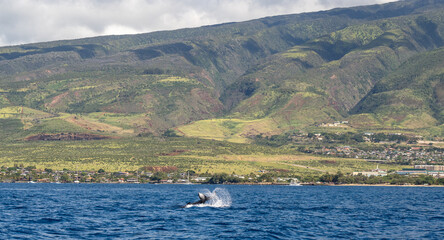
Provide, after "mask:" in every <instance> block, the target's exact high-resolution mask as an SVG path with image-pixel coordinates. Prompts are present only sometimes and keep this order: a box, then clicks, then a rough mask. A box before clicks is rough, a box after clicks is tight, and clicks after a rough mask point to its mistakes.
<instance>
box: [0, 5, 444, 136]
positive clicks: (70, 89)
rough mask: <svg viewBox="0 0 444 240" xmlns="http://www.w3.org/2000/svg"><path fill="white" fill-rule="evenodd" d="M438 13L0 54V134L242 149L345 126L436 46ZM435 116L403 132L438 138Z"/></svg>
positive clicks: (241, 27)
mask: <svg viewBox="0 0 444 240" xmlns="http://www.w3.org/2000/svg"><path fill="white" fill-rule="evenodd" d="M443 9H444V1H441V0H434V1H432V0H428V1H420V0H409V1H401V2H395V3H389V4H384V5H375V6H364V7H355V8H346V9H334V10H330V11H324V12H318V13H307V14H295V15H285V16H276V17H268V18H263V19H257V20H251V21H247V22H241V23H227V24H221V25H215V26H206V27H201V28H193V29H182V30H176V31H164V32H155V33H147V34H138V35H124V36H105V37H96V38H87V39H77V40H68V41H55V42H46V43H36V44H26V45H20V46H12V47H2V48H0V109H1V111H0V121H2V123H1V124H4V126H8V127H5V129H15V130H8V131H10V132H9V133H11V132H13V133H14V134H12V135H11V134H8V133H7V131H6V130H5V131H4V133H1V134H3V135H5V136H6V135H7V136H8V140H10V139H22V138H24V137H26V136H29V135H33V134H38V133H63V132H78V133H91V134H103V135H106V136H112V137H116V136H122V137H131V136H135V135H146V134H150V133H152V134H155V135H161V134H163V132H165V131H166V130H167V129H170V128H175V127H179V128H178V129H179V130H180V131H182V132H183V133H182V134H185V135H187V136H199V137H205V138H215V137H216V139H224V140H232V141H235V142H245V141H246V139H245V138H246V137H248V136H251V135H257V134H266V135H271V134H276V133H282V132H286V131H289V130H294V129H301V128H306V127H310V126H313V125H316V124H318V123H321V122H329V121H334V120H340V119H344V118H347V117H350V116H349V113H350V110H351V109H354V108H355V106H356V104H358V103H359V102H361V100H362V99H363V98H364V97H365V96H367V95H368V94H369V93H370V91H371V90H372V89H373V88H374V87H375V85H376V84H377V83H378V82H379V81H381V79H384V77H386V76H388V75H389V74H390V73H391V72H392V71H395V70H396V69H398V67H400V66H401V65H402V64H403V63H404V62H406V61H408V60H409V59H411V58H414V57H415V56H416V55H417V54H418V53H422V52H427V51H431V50H433V49H436V48H439V47H441V46H443V44H444V41H443V37H442V36H443V33H444V22H443V21H444V20H443V19H444V16H443V12H444V11H442V10H443ZM404 94H408V93H404ZM436 94H438V95H439V94H440V93H439V91H438V92H437V93H436ZM439 107H440V105H439V104H435V105H434V106H433V109H432V110H430V111H433V113H431V115H430V114H429V115H430V118H427V116H429V115H427V116H426V115H422V116H421V117H422V118H424V119H427V124H426V125H424V126H422V125H421V126H419V125H418V124H417V123H416V122H417V121H416V120H409V121H410V123H408V124H406V126H407V125H408V127H411V128H417V127H432V128H440V124H441V123H440V121H441V120H439V118H440V117H437V115H439V114H440V110H439ZM13 109H19V111H15V110H13ZM22 109H23V111H22ZM14 111H15V112H14ZM372 111H373V110H372ZM399 111H404V112H405V114H407V115H408V114H411V113H410V112H407V111H412V109H408V108H403V109H400V110H399ZM3 112H4V113H3ZM353 113H354V112H353ZM369 114H374V112H371V111H370V112H369ZM210 119H220V120H210ZM227 119H230V120H227ZM199 120H203V121H202V122H199ZM374 120H375V121H382V120H381V119H380V118H378V117H375V119H374ZM369 121H370V120H369ZM415 121H416V122H415ZM383 124H391V123H390V121H388V122H384V123H383ZM180 126H184V127H180Z"/></svg>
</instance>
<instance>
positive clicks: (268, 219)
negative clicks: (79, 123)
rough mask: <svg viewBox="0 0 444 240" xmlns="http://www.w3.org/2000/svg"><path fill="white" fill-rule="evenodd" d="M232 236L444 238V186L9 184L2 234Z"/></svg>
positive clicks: (0, 206)
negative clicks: (206, 199) (204, 199)
mask: <svg viewBox="0 0 444 240" xmlns="http://www.w3.org/2000/svg"><path fill="white" fill-rule="evenodd" d="M198 192H202V193H205V194H207V195H208V196H210V197H212V200H210V202H208V203H206V204H205V205H202V206H194V207H188V208H183V206H184V205H185V204H186V203H187V202H194V201H197V200H199V198H198ZM226 238H229V239H337V238H345V239H368V238H372V239H444V188H434V187H345V186H341V187H327V186H301V187H294V186H233V185H151V184H132V185H130V184H122V185H119V184H6V183H5V184H0V239H226Z"/></svg>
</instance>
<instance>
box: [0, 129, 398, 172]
mask: <svg viewBox="0 0 444 240" xmlns="http://www.w3.org/2000/svg"><path fill="white" fill-rule="evenodd" d="M0 156H1V157H0V165H1V166H6V167H11V166H14V165H24V166H36V167H37V168H39V169H44V168H51V169H54V170H63V169H65V168H66V169H70V170H75V169H78V170H99V169H101V168H102V169H105V170H106V171H108V172H113V171H131V170H137V169H139V168H141V167H145V166H175V167H177V168H178V169H179V171H186V170H193V171H195V172H197V173H228V174H231V173H233V172H234V173H236V174H250V173H258V172H259V171H265V172H276V173H280V174H281V175H282V174H284V175H285V174H298V175H320V174H323V173H324V172H330V173H336V172H337V171H342V172H344V173H350V172H353V171H358V170H369V169H374V168H375V167H376V165H375V164H374V163H369V162H366V161H364V160H357V159H339V158H328V157H318V156H310V155H305V154H301V153H298V152H296V151H294V150H291V149H278V148H272V147H266V146H257V145H251V144H239V143H229V142H220V141H212V140H202V139H194V138H183V137H178V138H126V139H109V140H97V141H38V142H11V143H5V144H2V145H1V147H0ZM380 168H387V169H400V166H398V165H384V166H381V165H380Z"/></svg>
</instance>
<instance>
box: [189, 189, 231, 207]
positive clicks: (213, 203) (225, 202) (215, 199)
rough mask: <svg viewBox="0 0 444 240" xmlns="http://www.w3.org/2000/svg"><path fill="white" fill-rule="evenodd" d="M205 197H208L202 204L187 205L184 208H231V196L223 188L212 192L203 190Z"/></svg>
mask: <svg viewBox="0 0 444 240" xmlns="http://www.w3.org/2000/svg"><path fill="white" fill-rule="evenodd" d="M203 194H205V195H206V196H208V197H210V200H208V201H207V202H206V203H204V204H197V205H187V206H185V208H190V207H214V208H226V207H231V196H230V193H229V192H228V191H227V190H226V189H225V188H216V189H214V190H213V191H212V192H211V191H210V190H208V189H205V191H204V192H203Z"/></svg>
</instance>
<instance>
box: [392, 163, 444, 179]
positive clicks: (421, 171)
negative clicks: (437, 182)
mask: <svg viewBox="0 0 444 240" xmlns="http://www.w3.org/2000/svg"><path fill="white" fill-rule="evenodd" d="M396 173H397V174H399V175H411V176H418V175H430V176H433V177H435V178H444V166H443V165H415V167H414V168H404V169H402V170H401V171H397V172H396Z"/></svg>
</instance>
